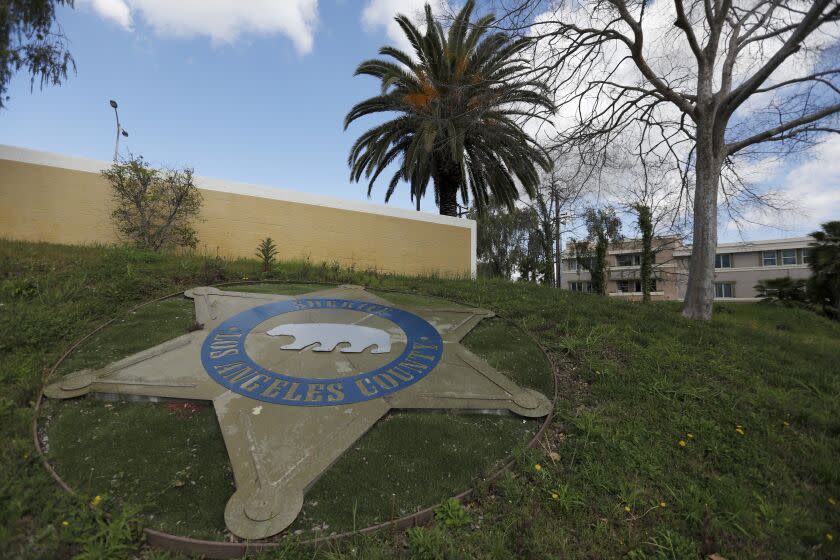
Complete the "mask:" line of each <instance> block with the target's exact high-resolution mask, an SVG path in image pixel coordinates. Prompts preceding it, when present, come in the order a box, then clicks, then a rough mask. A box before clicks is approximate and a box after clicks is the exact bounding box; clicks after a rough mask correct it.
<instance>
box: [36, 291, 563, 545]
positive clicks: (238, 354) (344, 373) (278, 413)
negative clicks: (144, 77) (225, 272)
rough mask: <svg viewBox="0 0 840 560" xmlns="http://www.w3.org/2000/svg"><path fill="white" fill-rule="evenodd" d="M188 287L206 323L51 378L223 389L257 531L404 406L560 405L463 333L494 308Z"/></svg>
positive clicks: (66, 386) (223, 416) (529, 409)
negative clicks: (508, 373)
mask: <svg viewBox="0 0 840 560" xmlns="http://www.w3.org/2000/svg"><path fill="white" fill-rule="evenodd" d="M186 295H187V296H188V297H191V298H193V300H194V302H195V314H196V320H197V322H198V323H200V324H201V325H203V328H202V329H200V330H197V331H194V332H191V333H189V334H185V335H183V336H180V337H178V338H175V339H173V340H170V341H168V342H165V343H163V344H160V345H158V346H155V347H154V348H150V349H148V350H144V351H143V352H139V353H137V354H135V355H133V356H129V357H127V358H124V359H122V360H119V361H117V362H115V363H113V364H110V365H108V366H106V367H104V368H102V369H99V370H95V371H94V370H82V371H78V372H75V373H72V374H70V375H67V376H66V377H64V378H63V379H61V380H60V381H58V382H56V383H53V384H52V385H50V386H48V387H47V388H46V389H45V391H44V392H45V394H46V395H47V396H48V397H53V398H70V397H77V396H80V395H83V394H86V393H111V394H113V393H119V394H126V395H145V396H154V397H169V398H177V399H192V400H208V401H212V402H213V406H214V408H215V411H216V416H217V417H218V419H219V424H220V425H221V430H222V433H223V435H224V440H225V445H226V447H227V450H228V454H229V456H230V462H231V466H232V467H233V474H234V479H235V482H236V492H234V494H233V496H231V498H230V500H229V501H228V503H227V506H226V508H225V522H226V524H227V527H228V529H230V531H231V532H232V533H234V534H235V535H237V536H239V537H241V538H244V539H262V538H266V537H270V536H272V535H275V534H277V533H279V532H280V531H282V530H283V529H285V528H286V527H288V526H289V525H290V524H291V523H292V522H293V521H294V520H295V518H296V517H297V515H298V513H299V512H300V510H301V507H302V506H303V497H304V492H305V491H306V489H307V488H308V487H309V486H310V485H311V484H312V483H313V482H314V481H315V480H316V479H317V478H318V477H319V476H320V475H321V474H322V473H323V472H324V471H325V470H326V469H327V468H328V467H329V466H330V465H331V464H332V463H333V462H334V461H335V460H336V459H338V458H339V457H340V456H341V454H342V453H344V451H345V450H347V449H348V448H349V447H350V446H351V445H353V443H354V442H355V441H356V440H357V439H358V438H359V437H361V436H362V435H363V434H364V433H365V432H366V431H367V430H368V429H370V428H371V427H372V426H373V425H374V424H375V423H376V421H377V420H379V419H380V418H381V417H382V416H383V415H385V414H386V413H387V412H388V411H389V410H390V409H392V408H401V409H409V408H415V409H421V408H424V409H473V410H477V411H488V412H492V411H499V410H509V411H511V412H514V413H516V414H519V415H522V416H528V417H541V416H545V415H546V414H548V413H549V411H550V409H551V402H550V401H549V399H547V398H546V397H545V396H544V395H542V394H540V393H538V392H536V391H533V390H531V389H526V388H522V387H519V386H518V385H516V384H515V383H514V382H512V381H511V380H510V379H508V378H507V377H505V376H504V375H502V374H500V373H499V372H497V371H496V370H494V369H493V368H492V367H491V366H490V365H489V364H487V363H486V362H485V361H484V360H482V359H481V358H479V357H478V356H476V355H475V354H473V353H472V352H470V351H469V350H467V349H466V348H465V347H464V346H462V345H461V344H460V341H461V340H462V339H463V338H464V336H465V335H466V334H467V333H468V332H469V331H470V330H471V329H472V328H473V327H475V326H476V325H477V324H478V323H479V322H480V321H481V320H482V319H484V318H486V317H491V316H492V315H493V313H492V312H490V311H487V310H483V309H474V308H465V307H452V308H446V309H437V308H435V309H431V308H411V309H408V308H405V307H403V306H395V305H393V304H391V303H390V302H388V301H386V300H384V299H382V298H380V297H378V296H376V295H374V294H371V293H369V292H367V291H365V290H364V289H363V288H361V287H359V286H340V287H337V288H332V289H327V290H322V291H317V292H312V293H309V294H304V295H299V296H283V295H269V294H257V293H245V292H228V291H221V290H218V289H216V288H206V287H202V288H195V289H192V290H188V291H187V292H186Z"/></svg>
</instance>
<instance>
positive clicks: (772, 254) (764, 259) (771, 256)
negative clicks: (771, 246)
mask: <svg viewBox="0 0 840 560" xmlns="http://www.w3.org/2000/svg"><path fill="white" fill-rule="evenodd" d="M761 264H762V266H776V251H762V252H761Z"/></svg>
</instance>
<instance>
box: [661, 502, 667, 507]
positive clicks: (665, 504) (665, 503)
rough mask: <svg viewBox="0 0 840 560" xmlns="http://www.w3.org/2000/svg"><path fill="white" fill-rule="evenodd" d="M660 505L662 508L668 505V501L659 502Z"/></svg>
mask: <svg viewBox="0 0 840 560" xmlns="http://www.w3.org/2000/svg"><path fill="white" fill-rule="evenodd" d="M659 507H661V508H664V507H668V503H667V502H659Z"/></svg>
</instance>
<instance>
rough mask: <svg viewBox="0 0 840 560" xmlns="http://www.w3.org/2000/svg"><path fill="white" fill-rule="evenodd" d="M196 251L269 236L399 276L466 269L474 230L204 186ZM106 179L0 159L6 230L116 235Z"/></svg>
mask: <svg viewBox="0 0 840 560" xmlns="http://www.w3.org/2000/svg"><path fill="white" fill-rule="evenodd" d="M201 192H202V195H203V196H204V203H203V205H202V220H201V221H200V222H198V223H197V224H196V230H197V233H198V239H199V247H198V248H199V251H200V252H203V253H207V254H210V255H216V254H218V255H220V256H224V257H249V258H253V256H254V251H255V250H256V246H257V243H258V242H259V240H260V239H262V238H264V237H271V238H272V239H274V240H275V242H276V243H277V245H278V248H279V250H280V255H279V257H280V258H281V259H303V258H307V257H309V258H310V259H311V261H312V262H313V263H320V262H328V263H332V262H338V263H340V264H342V265H344V266H355V267H356V268H361V269H376V270H379V271H384V272H395V273H401V274H426V273H432V272H437V273H441V274H446V275H468V274H470V272H471V266H472V264H471V263H472V257H473V255H472V246H471V230H470V228H469V226H468V225H467V223H466V221H465V225H464V226H463V227H461V226H456V225H448V224H440V223H435V222H433V221H425V220H416V219H409V218H402V217H396V216H388V215H382V214H378V213H371V212H363V211H356V210H343V209H340V208H330V207H327V206H318V205H315V204H306V203H301V202H290V201H286V200H276V199H273V198H262V197H257V196H251V195H246V194H238V193H229V192H222V191H219V190H210V189H205V188H203V189H201ZM110 213H111V195H110V190H109V185H108V183H107V182H106V181H105V180H104V179H103V178H102V177H101V176H99V175H98V174H96V173H91V172H88V171H77V170H73V169H66V168H63V167H51V166H47V165H40V164H32V163H23V162H20V161H14V160H9V159H0V237H5V238H9V239H21V240H27V241H48V242H53V243H68V244H85V243H105V244H108V243H114V242H117V241H118V240H117V238H116V234H115V231H114V228H113V226H112V224H111V222H110Z"/></svg>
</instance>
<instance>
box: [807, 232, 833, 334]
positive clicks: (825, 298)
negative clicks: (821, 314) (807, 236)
mask: <svg viewBox="0 0 840 560" xmlns="http://www.w3.org/2000/svg"><path fill="white" fill-rule="evenodd" d="M811 237H813V238H814V242H813V243H811V244H810V247H811V271H812V272H813V273H814V274H813V276H812V277H811V280H810V282H809V286H808V291H809V292H810V294H811V296H812V297H813V298H814V301H816V302H817V303H819V304H821V305H822V306H823V310H824V311H825V313H826V315H828V316H830V317H833V318H835V319H840V221H837V220H835V221H832V222H826V223H824V224H822V230H821V231H815V232H814V233H812V234H811Z"/></svg>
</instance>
